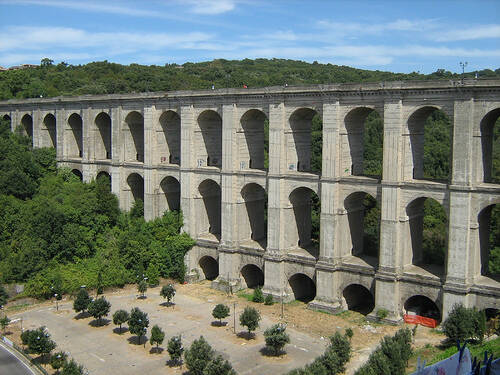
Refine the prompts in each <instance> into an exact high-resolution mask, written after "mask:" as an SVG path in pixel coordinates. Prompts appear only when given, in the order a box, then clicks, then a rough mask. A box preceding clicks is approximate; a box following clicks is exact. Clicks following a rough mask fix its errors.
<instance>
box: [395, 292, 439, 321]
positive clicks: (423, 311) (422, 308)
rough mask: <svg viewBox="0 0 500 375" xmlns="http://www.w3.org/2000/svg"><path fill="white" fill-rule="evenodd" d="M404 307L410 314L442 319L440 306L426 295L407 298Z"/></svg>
mask: <svg viewBox="0 0 500 375" xmlns="http://www.w3.org/2000/svg"><path fill="white" fill-rule="evenodd" d="M404 308H405V310H406V313H407V314H408V315H419V316H423V317H426V318H432V319H435V320H437V321H438V322H440V321H441V312H440V310H439V307H438V306H437V305H436V304H435V303H434V302H433V301H432V300H431V299H430V298H428V297H426V296H421V295H418V296H413V297H410V298H408V299H407V300H406V302H405V304H404Z"/></svg>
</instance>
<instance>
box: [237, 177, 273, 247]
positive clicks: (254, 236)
mask: <svg viewBox="0 0 500 375" xmlns="http://www.w3.org/2000/svg"><path fill="white" fill-rule="evenodd" d="M240 194H241V200H239V201H238V202H239V204H238V218H239V219H238V220H239V222H238V234H239V240H240V243H241V244H245V245H249V246H252V245H258V247H259V248H261V249H265V248H266V242H267V241H266V240H267V193H266V191H265V190H264V188H263V187H262V186H261V185H259V184H256V183H249V184H246V185H245V186H243V188H242V189H241V192H240Z"/></svg>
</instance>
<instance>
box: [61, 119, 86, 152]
mask: <svg viewBox="0 0 500 375" xmlns="http://www.w3.org/2000/svg"><path fill="white" fill-rule="evenodd" d="M82 142H83V121H82V117H81V116H80V115H79V114H78V113H72V114H71V115H70V116H69V117H68V126H67V128H66V129H65V132H64V145H65V147H66V156H67V157H71V158H81V157H82V156H83V144H82Z"/></svg>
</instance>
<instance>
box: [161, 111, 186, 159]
mask: <svg viewBox="0 0 500 375" xmlns="http://www.w3.org/2000/svg"><path fill="white" fill-rule="evenodd" d="M160 125H161V129H162V133H161V134H160V135H159V137H158V143H159V147H160V150H161V151H160V154H161V156H160V162H162V163H169V164H177V165H179V164H180V161H181V118H180V116H179V115H178V114H177V112H174V111H166V112H163V113H162V115H161V116H160ZM163 145H165V146H163ZM163 151H165V152H163Z"/></svg>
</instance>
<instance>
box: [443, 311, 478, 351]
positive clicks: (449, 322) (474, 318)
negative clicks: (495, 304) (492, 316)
mask: <svg viewBox="0 0 500 375" xmlns="http://www.w3.org/2000/svg"><path fill="white" fill-rule="evenodd" d="M442 327H443V333H444V334H445V335H446V336H447V337H448V339H449V341H450V343H452V344H455V342H456V341H457V340H458V341H460V342H464V341H466V340H471V339H472V340H477V341H479V342H482V341H483V338H484V334H485V333H486V316H485V315H484V312H481V311H478V310H476V308H467V307H464V306H463V305H462V304H455V305H454V306H453V307H452V309H451V311H450V313H449V315H448V318H446V320H445V321H444V322H443V324H442Z"/></svg>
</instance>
